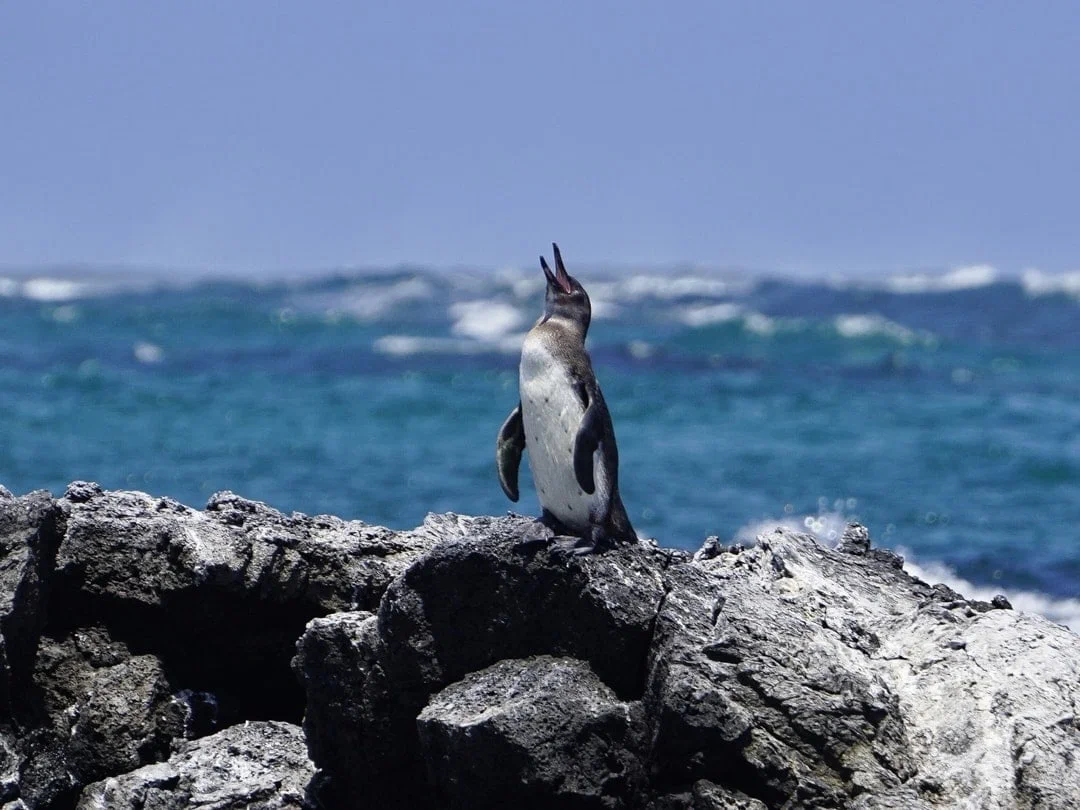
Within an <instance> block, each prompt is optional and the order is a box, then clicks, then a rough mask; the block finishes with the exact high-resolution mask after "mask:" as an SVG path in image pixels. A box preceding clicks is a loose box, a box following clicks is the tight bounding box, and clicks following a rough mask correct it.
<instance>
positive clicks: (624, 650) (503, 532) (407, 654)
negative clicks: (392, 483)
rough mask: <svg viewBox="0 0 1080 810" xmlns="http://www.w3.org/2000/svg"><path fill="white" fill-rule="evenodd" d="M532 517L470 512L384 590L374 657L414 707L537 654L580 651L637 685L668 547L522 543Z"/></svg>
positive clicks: (614, 677) (620, 684)
mask: <svg viewBox="0 0 1080 810" xmlns="http://www.w3.org/2000/svg"><path fill="white" fill-rule="evenodd" d="M440 519H443V518H436V517H435V516H432V517H430V518H429V525H433V524H434V522H435V521H437V520H440ZM445 519H446V520H451V519H453V518H449V517H448V518H445ZM534 525H535V524H534V521H532V520H529V519H521V518H502V519H487V520H484V519H474V520H473V521H472V522H471V523H470V524H469V528H468V531H466V532H463V534H462V535H461V538H460V539H451V540H449V541H445V542H442V543H440V544H438V545H436V546H435V547H434V548H432V549H431V551H430V552H428V553H427V554H425V555H424V556H423V557H421V558H420V559H418V560H417V561H416V563H414V564H413V565H412V566H410V567H409V568H408V569H406V570H405V572H404V573H403V574H402V575H401V576H400V577H399V578H398V579H396V580H395V581H394V582H393V584H392V585H391V586H390V587H389V588H388V589H387V591H386V593H385V595H384V596H383V599H382V602H381V603H380V605H379V611H378V616H379V622H378V630H379V638H380V641H381V645H382V646H381V648H380V662H381V663H382V665H383V667H384V669H385V670H386V673H387V676H388V677H389V678H390V679H392V680H393V681H394V682H395V684H398V686H397V688H398V689H400V690H401V691H403V692H404V691H413V692H415V693H416V695H417V696H418V697H417V710H419V709H420V708H422V707H423V705H424V704H425V703H426V702H427V698H428V697H429V696H430V695H431V694H432V693H433V692H435V691H437V690H439V689H441V688H442V687H443V686H445V685H447V684H449V683H453V682H454V681H457V680H460V679H461V678H462V677H464V676H465V675H467V674H468V673H470V672H474V671H476V670H478V669H482V668H484V667H487V666H489V665H490V664H493V663H495V662H496V661H499V660H501V659H503V658H526V657H528V656H531V655H537V654H545V653H546V654H551V655H566V656H570V657H573V658H580V659H581V660H584V661H587V662H588V663H589V665H590V666H591V667H592V668H593V671H594V672H596V674H597V675H598V676H599V677H600V679H601V680H602V681H603V682H604V683H606V684H608V685H609V686H610V687H611V688H612V689H614V690H615V693H616V694H618V695H619V696H620V697H621V698H623V699H632V698H634V697H638V696H640V695H641V692H642V689H643V687H644V677H645V661H646V657H647V652H648V648H649V643H650V641H651V639H652V632H653V621H654V619H655V617H656V611H657V608H658V607H659V605H660V603H661V601H662V599H663V595H664V586H663V581H662V578H661V575H660V572H661V570H662V568H663V566H664V565H665V564H666V560H667V558H666V556H665V555H664V553H663V552H660V551H653V550H651V549H649V548H647V547H645V546H634V547H620V548H617V549H614V550H612V551H610V552H608V553H606V554H596V555H589V556H584V557H575V556H572V555H565V554H561V553H557V550H555V549H553V548H552V547H551V546H548V545H546V544H544V543H535V542H532V543H523V538H524V537H525V536H526V534H527V532H528V531H530V530H531V529H532V528H533V527H534Z"/></svg>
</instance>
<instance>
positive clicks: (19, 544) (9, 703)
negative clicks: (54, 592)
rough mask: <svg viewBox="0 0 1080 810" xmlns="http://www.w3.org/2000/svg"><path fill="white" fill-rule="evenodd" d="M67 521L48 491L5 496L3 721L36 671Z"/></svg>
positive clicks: (0, 608)
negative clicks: (51, 583)
mask: <svg viewBox="0 0 1080 810" xmlns="http://www.w3.org/2000/svg"><path fill="white" fill-rule="evenodd" d="M62 517H63V516H62V514H61V511H60V509H59V507H58V506H57V504H56V501H54V500H53V498H52V497H51V496H50V495H49V493H47V492H32V493H30V494H29V495H25V496H23V497H21V498H15V497H14V496H12V495H11V493H10V492H8V491H7V490H4V495H3V496H2V497H0V720H2V719H3V718H10V715H11V713H12V711H13V710H14V709H15V708H17V707H16V706H15V705H13V700H14V699H15V697H16V696H17V695H18V694H19V692H20V691H22V690H23V689H24V688H25V687H26V685H27V684H28V682H29V680H30V675H31V672H32V671H33V666H34V655H35V652H36V650H37V645H38V638H39V636H40V634H41V630H42V628H43V627H44V624H45V617H46V605H47V590H48V581H49V577H50V575H51V573H52V568H53V560H54V557H55V555H56V548H57V546H58V545H59V543H60V534H61V532H62V526H61V524H62Z"/></svg>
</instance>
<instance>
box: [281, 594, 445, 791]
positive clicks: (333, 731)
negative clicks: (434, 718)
mask: <svg viewBox="0 0 1080 810" xmlns="http://www.w3.org/2000/svg"><path fill="white" fill-rule="evenodd" d="M377 624H378V620H377V619H376V618H375V616H374V615H373V614H371V613H364V612H350V613H335V614H333V615H331V616H326V617H324V618H319V619H314V620H312V621H311V623H310V624H308V627H307V630H306V631H305V632H304V635H303V636H302V637H301V638H300V640H299V641H298V642H297V645H296V646H297V654H296V658H295V659H294V661H293V667H294V668H295V670H296V674H297V677H298V678H300V679H301V680H302V682H303V683H304V686H305V687H306V691H307V695H308V702H307V711H306V712H305V714H304V732H305V734H306V736H307V743H308V752H309V753H310V755H311V758H312V760H313V761H314V762H316V763H317V764H318V766H319V768H320V772H319V774H318V777H317V784H316V785H315V786H314V792H315V793H316V794H317V795H318V796H319V798H320V799H321V801H322V802H323V803H324V804H325V806H326V807H328V808H347V807H350V806H351V804H353V803H355V801H356V798H355V797H358V796H364V797H365V798H367V799H368V800H369V801H370V803H371V805H372V806H375V807H378V806H388V807H390V806H395V805H397V806H401V807H417V808H421V807H425V806H428V805H430V803H431V795H430V790H429V789H428V786H427V780H426V778H425V776H424V766H423V761H422V760H421V758H420V754H419V750H418V746H417V745H416V743H415V739H414V738H415V722H416V720H415V718H416V713H417V711H418V710H417V709H416V708H415V707H410V706H408V705H405V704H403V703H402V702H400V701H397V700H395V699H394V697H393V695H392V690H391V687H390V685H389V684H388V683H387V679H386V675H385V673H384V672H383V669H382V666H381V665H380V664H379V660H378V655H377V651H378V646H379V639H378V629H377Z"/></svg>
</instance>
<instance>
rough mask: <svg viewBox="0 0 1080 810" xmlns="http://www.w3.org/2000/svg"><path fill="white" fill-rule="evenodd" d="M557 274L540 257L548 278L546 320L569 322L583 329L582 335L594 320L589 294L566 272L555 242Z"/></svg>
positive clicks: (545, 298) (545, 302)
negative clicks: (553, 319)
mask: <svg viewBox="0 0 1080 810" xmlns="http://www.w3.org/2000/svg"><path fill="white" fill-rule="evenodd" d="M551 246H552V247H553V248H554V249H555V272H554V273H552V272H551V268H550V267H548V263H547V260H546V259H544V257H543V256H541V257H540V267H541V268H542V269H543V271H544V275H545V276H546V277H547V294H546V295H545V296H544V320H545V321H546V320H550V319H551V318H559V319H565V320H568V321H570V322H572V323H574V324H576V325H578V326H580V327H581V330H582V335H583V336H584V333H585V332H587V331H588V330H589V321H590V320H591V319H592V304H591V303H589V294H588V293H587V292H585V288H584V287H582V286H581V282H579V281H578V280H577V279H576V278H574V277H573V276H571V275H570V274H569V273H567V272H566V265H564V264H563V260H562V254H561V253H559V246H558V245H556V244H555V243H554V242H552V243H551Z"/></svg>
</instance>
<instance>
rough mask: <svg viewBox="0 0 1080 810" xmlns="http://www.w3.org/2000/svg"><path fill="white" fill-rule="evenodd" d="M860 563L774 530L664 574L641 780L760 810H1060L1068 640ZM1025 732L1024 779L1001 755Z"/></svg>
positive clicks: (875, 559) (1075, 691)
mask: <svg viewBox="0 0 1080 810" xmlns="http://www.w3.org/2000/svg"><path fill="white" fill-rule="evenodd" d="M861 552H862V553H852V549H850V548H849V549H844V550H838V551H830V550H828V549H826V548H823V547H821V546H820V545H818V544H817V543H816V542H815V541H814V540H813V539H812V538H809V537H806V536H803V535H797V534H793V533H790V532H787V531H781V530H778V531H777V532H774V533H771V534H768V535H764V536H762V537H761V538H759V543H758V545H757V546H756V547H754V548H751V549H747V550H745V551H743V552H742V553H739V554H731V553H728V554H721V555H719V556H717V557H715V558H713V559H710V560H705V561H702V562H700V563H698V564H695V565H693V566H686V567H681V566H672V567H671V568H670V569H669V570H668V571H667V572H665V577H666V580H667V583H668V588H669V593H668V596H667V599H666V600H665V603H664V606H663V608H662V609H661V611H660V615H659V617H658V619H657V627H656V639H655V642H654V644H653V648H652V655H653V659H652V666H651V675H650V684H649V689H648V692H647V697H646V704H647V706H648V707H649V711H650V713H651V714H653V715H654V716H657V717H658V719H659V723H658V733H657V741H656V746H655V749H654V753H653V755H654V758H655V761H656V765H657V768H658V769H659V770H658V774H657V778H658V779H659V780H660V781H661V782H663V781H674V782H678V781H684V782H686V781H689V780H693V779H702V778H704V779H708V780H710V781H712V782H715V783H717V784H720V785H723V786H725V787H726V788H734V789H737V790H740V791H742V792H744V793H746V794H748V795H749V796H751V797H754V798H757V799H760V800H762V801H764V802H765V803H766V804H767V805H769V806H780V805H784V804H785V803H792V802H794V803H795V804H796V805H797V806H804V805H812V806H821V807H846V806H851V807H862V806H865V807H868V808H869V807H874V808H877V807H924V806H925V807H929V806H934V807H939V806H950V807H960V806H967V804H966V803H968V802H972V803H973V806H979V807H988V808H989V807H1000V808H1011V807H1018V806H1040V807H1062V808H1064V807H1068V806H1070V803H1075V801H1076V798H1077V797H1080V770H1078V769H1077V768H1076V767H1075V759H1070V758H1071V757H1073V755H1072V754H1071V753H1069V751H1070V749H1069V746H1068V744H1067V743H1066V738H1067V737H1068V736H1069V735H1070V734H1072V735H1073V741H1074V743H1073V744H1074V746H1075V739H1076V738H1075V730H1074V729H1073V726H1072V724H1073V723H1074V721H1073V720H1071V719H1066V720H1064V721H1063V720H1062V717H1063V716H1066V715H1069V712H1070V710H1069V708H1068V707H1069V706H1071V705H1074V702H1075V701H1076V700H1077V699H1078V697H1080V686H1078V684H1080V681H1078V676H1080V639H1078V638H1077V637H1076V636H1075V635H1074V634H1072V633H1070V632H1069V631H1068V630H1067V629H1065V628H1062V627H1057V626H1054V625H1052V624H1050V623H1049V622H1047V621H1045V620H1044V619H1041V618H1038V617H1034V616H1028V615H1024V614H1017V613H1014V612H1012V611H1004V610H992V611H989V612H986V611H984V610H983V607H982V606H981V605H980V604H979V603H973V602H968V601H966V600H964V599H963V598H960V597H958V595H957V594H955V593H951V592H947V589H946V590H942V589H940V588H934V587H930V586H928V585H926V584H925V583H922V582H920V581H918V580H916V579H914V578H912V577H910V576H909V575H907V574H906V573H904V572H903V570H902V569H901V568H899V567H898V566H897V565H896V563H895V559H894V557H893V555H889V554H887V553H876V552H875V551H874V550H869V549H866V548H863V549H861ZM958 640H959V641H962V642H963V643H962V644H952V643H950V642H953V641H958ZM1037 671H1039V672H1042V673H1043V674H1042V676H1039V677H1036V676H1035V675H1034V673H1035V672H1037ZM1063 684H1068V686H1063ZM1055 723H1057V724H1056V725H1055ZM1035 728H1038V729H1039V731H1038V732H1035V731H1034V729H1035ZM1033 738H1037V739H1038V740H1039V743H1037V747H1038V748H1039V749H1040V750H1039V752H1038V753H1037V754H1034V755H1033V757H1032V759H1031V764H1032V765H1033V766H1034V767H1033V768H1032V769H1031V770H1030V772H1028V771H1025V769H1024V766H1023V756H1022V755H1019V756H1018V757H1017V760H1016V761H1014V755H1016V754H1017V751H1018V750H1020V749H1021V747H1023V746H1024V745H1025V741H1027V740H1031V739H1033ZM1027 744H1030V743H1027ZM1070 762H1071V765H1070ZM1036 763H1038V764H1037V765H1036ZM1029 773H1030V781H1028V776H1029ZM1050 774H1056V777H1057V781H1056V782H1054V781H1053V779H1052V778H1051V776H1050Z"/></svg>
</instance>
